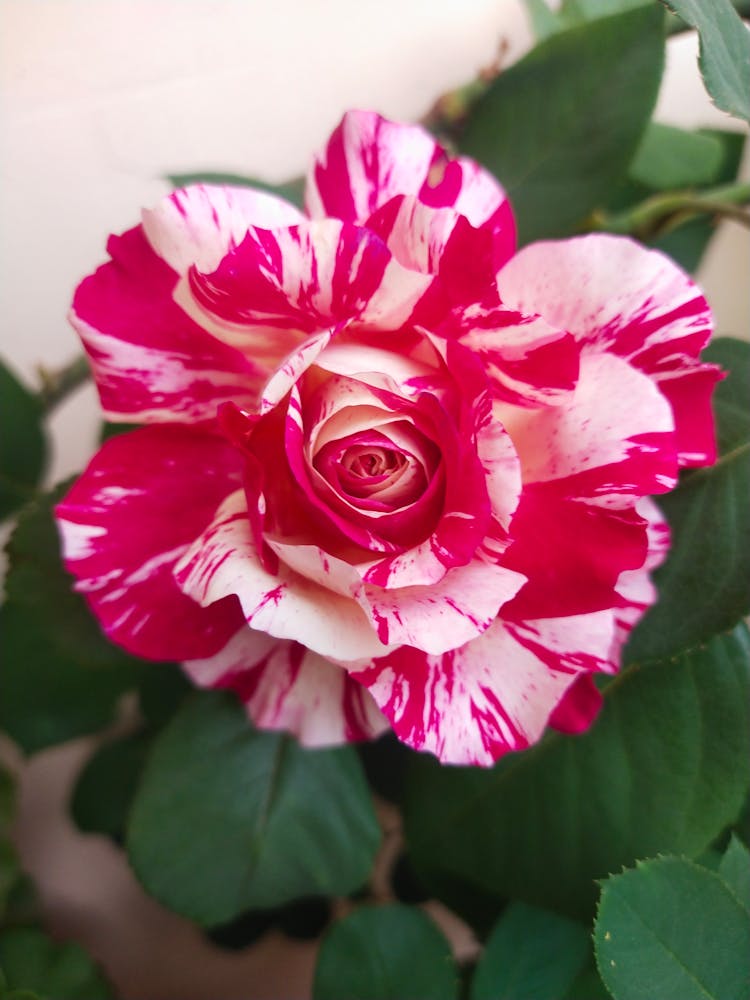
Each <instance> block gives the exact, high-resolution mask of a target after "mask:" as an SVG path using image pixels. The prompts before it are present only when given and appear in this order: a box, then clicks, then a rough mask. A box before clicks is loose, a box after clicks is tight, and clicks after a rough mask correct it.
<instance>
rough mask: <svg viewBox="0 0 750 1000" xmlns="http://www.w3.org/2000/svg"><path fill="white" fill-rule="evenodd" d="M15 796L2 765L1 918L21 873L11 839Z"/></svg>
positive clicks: (0, 787) (9, 777)
mask: <svg viewBox="0 0 750 1000" xmlns="http://www.w3.org/2000/svg"><path fill="white" fill-rule="evenodd" d="M15 797H16V796H15V785H14V782H13V779H12V778H11V776H10V775H9V774H8V772H7V771H6V770H5V769H4V768H3V767H0V918H1V917H2V914H3V911H4V910H5V906H6V902H7V900H8V897H9V896H10V894H11V892H12V890H13V887H14V886H15V885H16V883H17V881H18V879H19V877H20V875H21V869H20V866H19V864H18V856H17V855H16V852H15V849H14V847H13V844H12V843H11V840H10V825H11V822H12V820H13V815H14V813H15Z"/></svg>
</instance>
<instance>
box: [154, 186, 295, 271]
mask: <svg viewBox="0 0 750 1000" xmlns="http://www.w3.org/2000/svg"><path fill="white" fill-rule="evenodd" d="M142 218H143V229H144V232H145V233H146V237H147V239H148V241H149V243H150V244H151V246H152V247H153V248H154V250H155V251H156V253H157V254H158V255H159V256H160V257H162V258H163V259H164V260H165V261H166V262H167V263H168V264H169V266H170V267H171V268H172V269H173V270H175V271H176V272H177V273H178V274H185V273H186V272H187V271H188V270H189V268H190V267H192V266H193V265H195V266H196V267H197V268H198V269H199V270H200V271H213V270H214V268H216V267H218V266H219V263H220V262H221V259H222V258H223V257H224V256H225V254H226V253H227V251H229V250H232V249H234V247H236V246H238V245H239V244H240V243H241V242H242V240H243V239H244V238H245V235H246V234H247V231H248V229H250V228H251V227H253V226H255V227H262V228H263V229H274V228H276V227H278V226H295V225H297V223H298V222H301V221H302V220H303V219H304V216H303V215H302V213H301V212H300V211H299V209H298V208H295V206H294V205H290V204H289V202H288V201H284V200H283V199H282V198H279V197H278V196H277V195H274V194H270V193H269V192H267V191H256V190H255V189H254V188H250V187H228V186H226V185H217V184H193V185H191V186H190V187H186V188H182V189H181V190H179V191H173V192H172V194H170V195H167V197H166V198H163V199H162V200H161V202H159V204H158V205H157V206H156V207H155V208H151V209H145V210H144V211H143V216H142Z"/></svg>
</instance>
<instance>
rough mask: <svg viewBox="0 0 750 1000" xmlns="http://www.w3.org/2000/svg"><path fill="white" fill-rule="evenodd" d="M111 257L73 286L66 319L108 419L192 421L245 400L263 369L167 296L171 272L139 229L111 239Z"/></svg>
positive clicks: (252, 397) (249, 401) (256, 388)
mask: <svg viewBox="0 0 750 1000" xmlns="http://www.w3.org/2000/svg"><path fill="white" fill-rule="evenodd" d="M107 246H108V250H109V252H110V254H111V257H112V260H111V261H110V262H109V263H107V264H104V265H103V266H102V267H100V268H99V269H98V270H97V271H96V272H95V273H94V274H93V275H91V276H90V277H88V278H86V279H85V281H83V282H82V283H81V284H80V285H79V286H78V288H77V290H76V294H75V298H74V299H73V308H72V311H71V315H70V320H71V323H72V324H73V326H74V327H75V329H76V331H77V332H78V334H79V335H80V337H81V339H82V341H83V345H84V347H85V348H86V351H87V353H88V356H89V360H90V362H91V366H92V369H93V372H94V378H95V379H96V384H97V388H98V390H99V396H100V398H101V403H102V409H103V410H104V413H105V415H106V416H107V417H109V419H111V420H121V421H129V422H134V423H137V422H143V423H145V422H154V421H158V422H160V423H168V422H179V423H194V422H196V421H207V420H211V419H213V417H214V416H215V414H216V409H217V407H218V406H219V405H220V404H221V403H222V402H226V401H228V400H233V401H235V402H237V403H238V404H239V405H246V406H251V405H252V404H253V402H254V400H255V399H256V397H257V394H258V391H259V389H260V386H261V385H262V382H263V377H264V373H263V372H262V371H261V370H260V369H259V368H258V367H257V366H256V364H255V363H254V362H253V361H251V360H248V359H247V358H245V357H243V356H242V354H240V352H239V351H236V350H234V349H233V348H231V347H228V346H227V345H225V344H222V343H220V342H219V341H217V340H216V339H215V338H214V337H212V336H211V335H210V334H208V333H206V331H205V330H203V329H201V327H200V326H198V325H197V324H196V323H195V322H193V320H191V319H190V318H189V317H188V316H187V315H186V314H185V313H184V312H183V311H182V309H180V308H179V306H178V305H177V304H176V303H175V302H174V300H173V298H172V293H173V291H174V288H175V285H176V282H177V275H176V274H175V272H174V271H173V270H172V269H171V268H170V267H168V266H167V264H165V263H164V261H163V260H162V259H161V258H160V257H158V256H157V254H156V253H155V252H154V251H153V250H152V249H151V247H150V246H149V245H148V243H147V241H146V239H145V237H144V235H143V231H142V230H141V228H140V227H138V228H136V229H131V230H130V231H129V232H127V233H125V234H124V235H123V236H118V237H114V236H113V237H111V238H110V240H109V243H108V245H107Z"/></svg>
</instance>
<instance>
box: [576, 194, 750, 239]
mask: <svg viewBox="0 0 750 1000" xmlns="http://www.w3.org/2000/svg"><path fill="white" fill-rule="evenodd" d="M748 204H750V184H745V183H737V184H726V185H724V186H722V187H716V188H710V189H707V190H705V191H700V192H698V191H667V192H664V193H660V194H655V195H653V196H652V197H650V198H647V199H646V200H645V201H642V202H640V203H639V204H638V205H635V206H633V208H629V209H627V211H625V212H615V213H608V212H604V211H598V212H595V213H594V214H593V215H592V216H591V218H590V219H589V220H588V223H587V227H586V228H587V229H595V230H604V231H607V232H610V233H622V234H624V235H628V236H637V237H638V238H639V239H651V238H653V237H654V236H658V235H662V234H663V233H665V232H668V231H669V230H670V229H674V228H675V226H677V225H681V224H682V223H683V222H685V221H686V220H687V219H691V218H694V217H695V216H698V215H710V216H713V217H714V218H717V219H732V220H733V221H734V222H739V223H740V224H741V225H743V226H747V227H748V228H750V210H748V209H747V208H746V207H743V206H746V205H748Z"/></svg>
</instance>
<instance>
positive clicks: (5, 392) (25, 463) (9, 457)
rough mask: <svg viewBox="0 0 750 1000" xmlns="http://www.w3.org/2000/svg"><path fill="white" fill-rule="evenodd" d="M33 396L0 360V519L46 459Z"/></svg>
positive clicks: (22, 498)
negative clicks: (0, 430) (0, 432)
mask: <svg viewBox="0 0 750 1000" xmlns="http://www.w3.org/2000/svg"><path fill="white" fill-rule="evenodd" d="M42 417H43V414H42V407H41V405H40V403H39V400H38V399H37V397H36V396H35V395H34V394H33V393H31V392H29V390H28V389H27V388H26V387H25V386H24V385H22V384H21V382H19V381H18V379H17V378H16V377H15V375H14V374H13V373H12V372H11V371H10V369H9V368H8V367H7V365H6V364H5V363H4V362H3V361H2V360H0V427H2V429H3V430H2V434H0V519H2V518H4V517H7V516H8V515H9V514H12V513H13V511H14V510H16V509H17V508H18V507H20V506H21V505H22V504H23V503H25V502H26V501H27V500H28V499H29V498H30V497H31V496H32V495H33V493H34V490H35V488H36V486H37V485H38V483H39V480H40V479H41V478H42V475H43V473H44V469H45V465H46V463H47V439H46V436H45V433H44V427H43V424H42Z"/></svg>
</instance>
